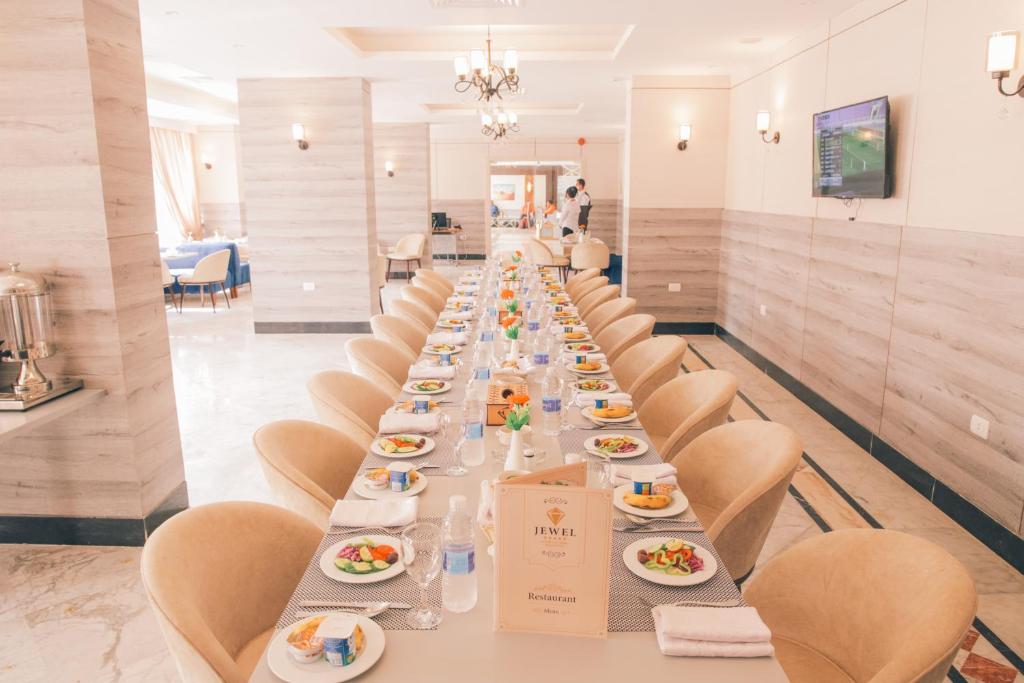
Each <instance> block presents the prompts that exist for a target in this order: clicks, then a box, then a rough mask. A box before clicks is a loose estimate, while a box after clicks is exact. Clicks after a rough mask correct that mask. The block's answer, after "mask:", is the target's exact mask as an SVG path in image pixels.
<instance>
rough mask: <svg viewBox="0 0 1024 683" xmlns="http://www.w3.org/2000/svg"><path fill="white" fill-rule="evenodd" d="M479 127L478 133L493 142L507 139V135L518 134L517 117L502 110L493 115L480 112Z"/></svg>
mask: <svg viewBox="0 0 1024 683" xmlns="http://www.w3.org/2000/svg"><path fill="white" fill-rule="evenodd" d="M480 125H481V129H480V132H481V133H483V134H484V135H487V136H489V137H492V138H494V139H495V140H501V139H503V138H505V139H507V136H508V135H509V133H518V132H519V117H518V116H516V113H515V112H514V111H509V112H507V111H505V110H504V109H499V110H498V111H496V112H494V113H493V114H490V113H488V112H481V113H480Z"/></svg>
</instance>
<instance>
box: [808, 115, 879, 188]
mask: <svg viewBox="0 0 1024 683" xmlns="http://www.w3.org/2000/svg"><path fill="white" fill-rule="evenodd" d="M812 191H813V194H814V196H815V197H839V198H855V197H872V198H885V197H888V196H890V195H891V194H892V178H891V176H890V172H889V98H888V97H879V98H878V99H874V100H868V101H866V102H860V103H859V104H851V105H848V106H845V107H839V108H838V109H830V110H829V111H823V112H820V113H818V114H815V115H814V180H813V187H812Z"/></svg>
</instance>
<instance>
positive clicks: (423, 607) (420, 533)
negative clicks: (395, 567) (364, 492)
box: [401, 522, 442, 629]
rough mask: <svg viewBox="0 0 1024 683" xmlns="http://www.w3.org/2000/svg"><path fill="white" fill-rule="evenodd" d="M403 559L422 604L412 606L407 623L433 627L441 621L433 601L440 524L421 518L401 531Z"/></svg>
mask: <svg viewBox="0 0 1024 683" xmlns="http://www.w3.org/2000/svg"><path fill="white" fill-rule="evenodd" d="M401 538H402V562H403V563H404V564H405V571H406V573H408V574H409V576H411V577H412V580H413V581H415V582H416V585H417V586H419V587H420V605H419V607H417V608H415V609H411V610H409V615H408V616H407V617H406V623H407V624H409V626H411V627H413V628H415V629H430V628H434V627H435V626H437V625H438V624H440V623H441V611H440V610H435V609H434V608H433V607H431V605H430V597H429V593H428V592H427V591H428V589H429V588H430V583H431V581H433V580H434V579H436V578H437V575H438V574H440V573H441V541H442V538H441V527H439V526H438V525H436V524H432V523H430V522H418V523H416V524H413V525H411V526H408V527H406V528H405V530H403V531H402V537H401Z"/></svg>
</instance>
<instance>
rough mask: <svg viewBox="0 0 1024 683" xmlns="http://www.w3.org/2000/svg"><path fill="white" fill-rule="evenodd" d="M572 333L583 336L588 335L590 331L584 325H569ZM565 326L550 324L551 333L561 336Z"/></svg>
mask: <svg viewBox="0 0 1024 683" xmlns="http://www.w3.org/2000/svg"><path fill="white" fill-rule="evenodd" d="M571 327H572V331H573V332H582V333H583V334H590V329H589V328H588V327H587V326H586V325H571ZM565 328H566V325H559V324H558V323H552V325H551V331H552V332H557V333H558V334H562V333H563V332H564V331H565Z"/></svg>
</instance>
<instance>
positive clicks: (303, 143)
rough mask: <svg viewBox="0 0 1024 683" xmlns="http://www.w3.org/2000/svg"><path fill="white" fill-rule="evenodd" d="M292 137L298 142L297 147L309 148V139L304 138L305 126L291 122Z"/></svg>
mask: <svg viewBox="0 0 1024 683" xmlns="http://www.w3.org/2000/svg"><path fill="white" fill-rule="evenodd" d="M292 139H293V140H295V142H297V143H299V149H309V141H308V140H306V127H305V126H303V125H302V124H301V123H293V124H292Z"/></svg>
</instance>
